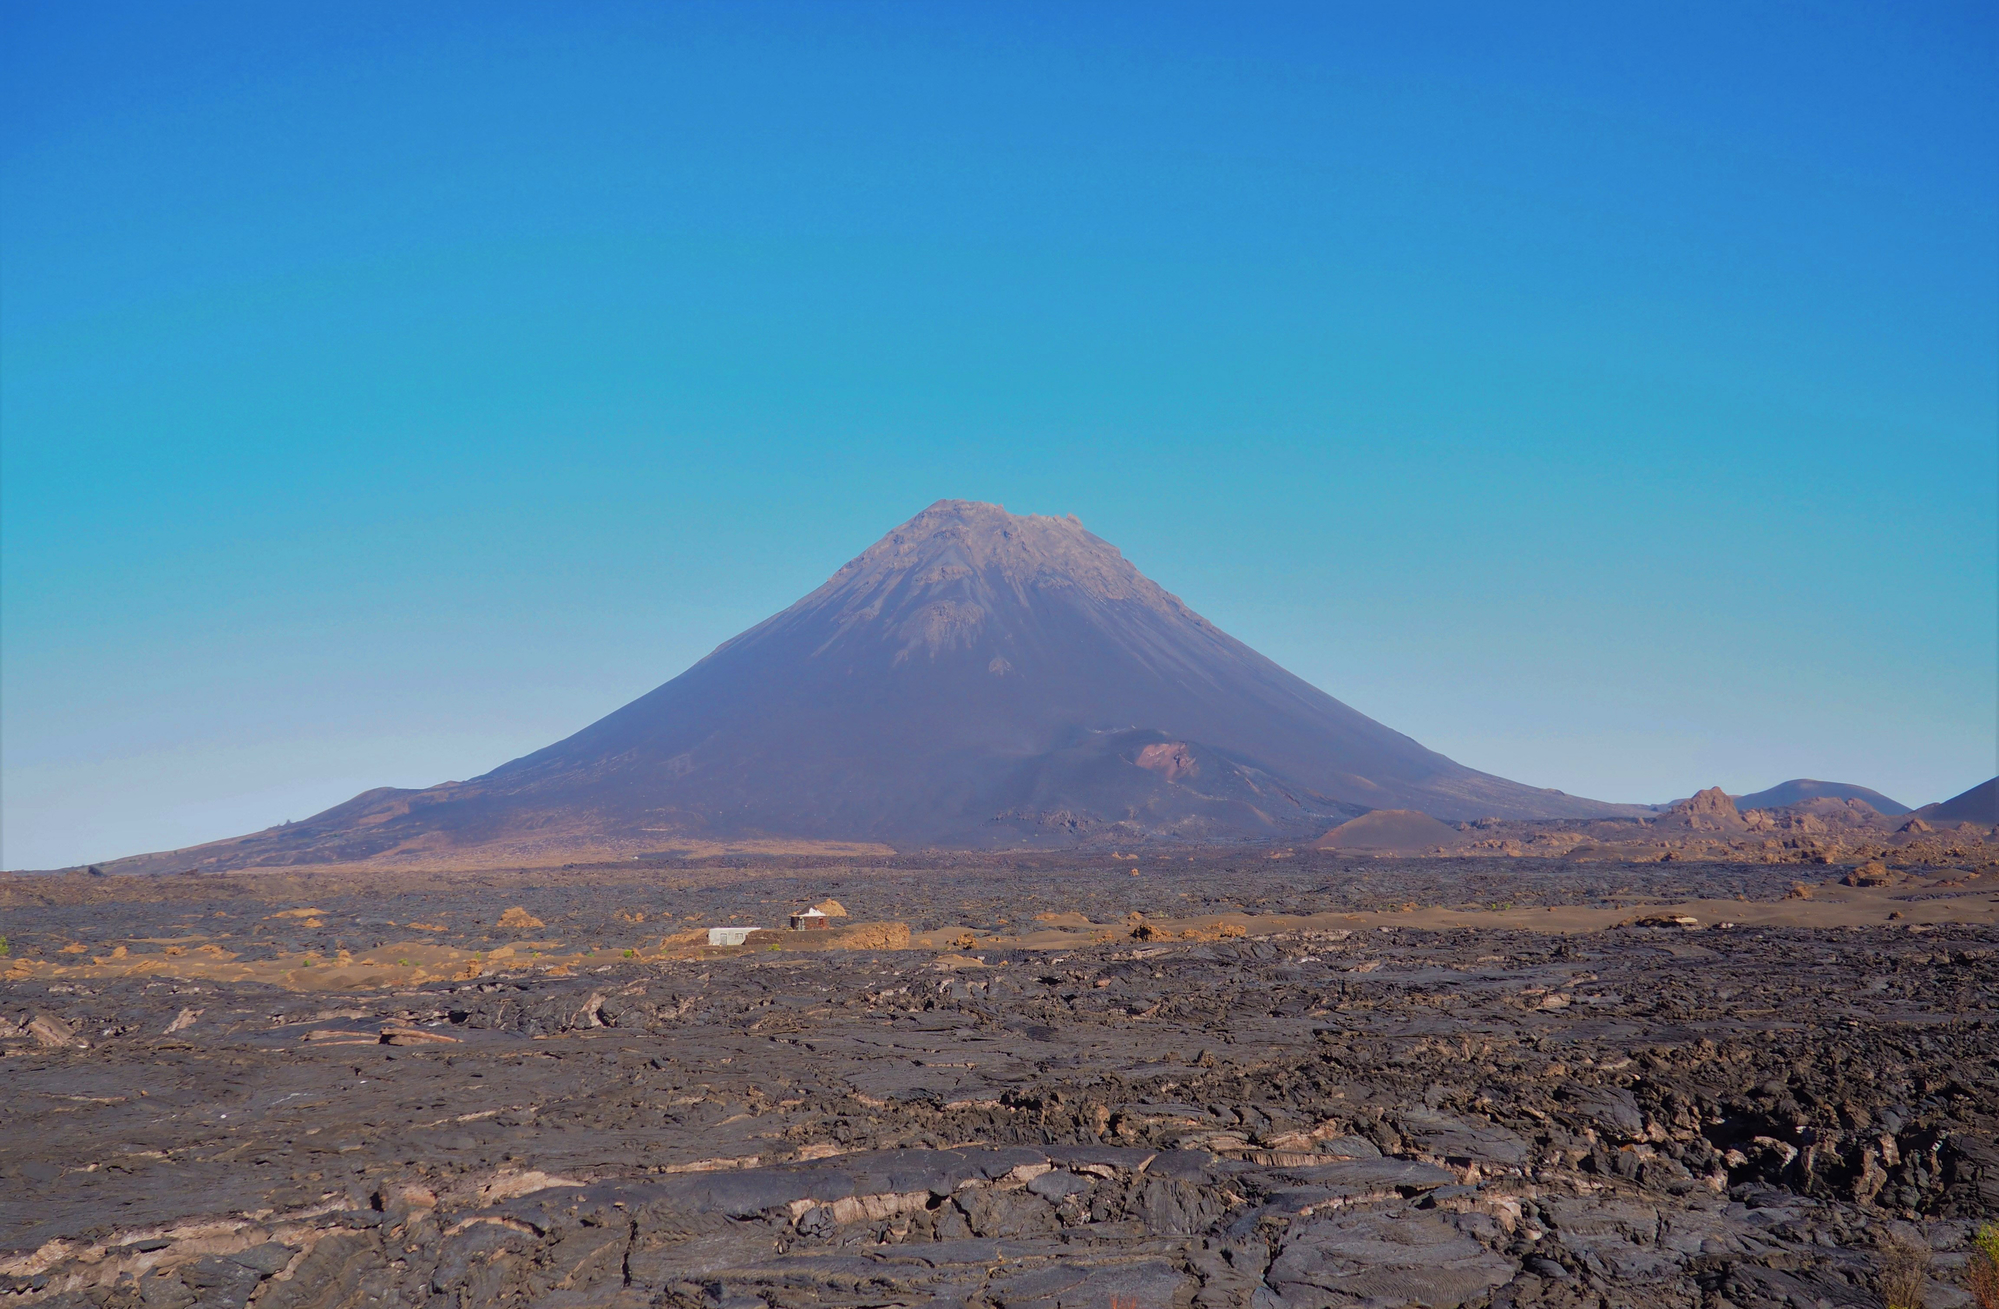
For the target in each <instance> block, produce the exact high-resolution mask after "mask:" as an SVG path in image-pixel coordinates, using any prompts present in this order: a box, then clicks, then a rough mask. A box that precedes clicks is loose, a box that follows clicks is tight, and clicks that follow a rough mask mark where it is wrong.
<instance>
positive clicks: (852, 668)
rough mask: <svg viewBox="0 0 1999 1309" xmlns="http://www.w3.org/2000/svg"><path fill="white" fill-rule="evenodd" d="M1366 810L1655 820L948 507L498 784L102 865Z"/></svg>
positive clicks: (1111, 554)
mask: <svg viewBox="0 0 1999 1309" xmlns="http://www.w3.org/2000/svg"><path fill="white" fill-rule="evenodd" d="M1370 809H1418V810H1421V811H1423V812H1424V813H1427V814H1430V815H1431V816H1433V817H1436V818H1441V819H1446V820H1461V819H1472V818H1480V817H1488V816H1492V817H1501V818H1536V817H1543V818H1550V817H1578V818H1582V817H1607V816H1612V815H1616V814H1621V813H1641V812H1646V811H1644V810H1642V809H1639V808H1637V807H1633V806H1616V805H1606V804H1600V803H1597V802H1594V801H1590V800H1584V799H1580V798H1577V797H1574V796H1567V795H1563V794H1561V793H1560V792H1556V791H1545V790H1537V789H1535V788H1532V787H1528V786H1523V785H1520V784H1519V783H1516V782H1510V781H1507V780H1505V779H1504V778H1499V777H1494V776H1491V775H1489V774H1486V773H1480V772H1477V771H1475V770H1473V769H1470V768H1466V767H1463V766H1462V765H1460V764H1457V763H1454V762H1452V761H1451V760H1449V759H1447V758H1445V757H1444V756H1442V755H1440V754H1437V753H1436V752H1434V751H1431V750H1427V749H1425V748H1423V747H1422V746H1421V745H1418V744H1417V743H1416V742H1415V741H1413V740H1411V739H1409V738H1408V737H1406V736H1404V735H1402V734H1401V733H1399V732H1395V731H1392V730H1391V729H1389V728H1387V727H1384V726H1382V725H1381V724H1380V723H1377V722H1375V721H1373V720H1372V719H1370V718H1367V717H1366V716H1364V715H1362V714H1360V713H1357V712H1355V711H1354V710H1353V709H1350V708H1348V707H1347V706H1346V705H1344V704H1341V703H1340V702H1339V701H1337V700H1335V699H1333V698H1332V697H1331V696H1329V695H1327V694H1325V693H1324V692H1322V691H1320V690H1319V689H1317V688H1316V687H1314V686H1311V685H1310V684H1308V683H1306V682H1304V681H1302V680H1300V679H1299V678H1297V677H1294V676H1292V675H1291V674H1290V673H1288V672H1286V671H1284V670H1283V669H1282V668H1279V667H1278V666H1277V665H1276V664H1274V663H1272V662H1271V661H1270V660H1268V659H1265V658H1264V657H1263V656H1261V655H1259V654H1257V653H1256V652H1255V651H1254V650H1251V649H1250V648H1249V647H1247V646H1245V645H1243V644H1242V643H1241V642H1240V641H1237V640H1235V639H1234V638H1232V637H1230V636H1228V635H1227V634H1226V633H1224V632H1222V631H1220V630H1219V629H1218V628H1216V627H1215V626H1214V625H1213V624H1212V623H1209V622H1208V621H1207V620H1206V619H1203V618H1202V617H1201V616H1200V615H1198V614H1196V613H1194V612H1193V611H1192V610H1190V609H1189V608H1188V607H1187V606H1186V605H1184V604H1182V603H1181V602H1180V601H1179V599H1177V598H1176V597H1174V596H1172V595H1170V594H1168V593H1167V592H1166V591H1165V590H1163V589H1162V588H1161V587H1159V586H1158V585H1157V584H1155V583H1154V582H1152V581H1151V580H1149V579H1148V578H1146V577H1145V576H1143V575H1142V574H1140V573H1139V571H1138V570H1137V569H1136V568H1134V567H1132V565H1131V564H1130V563H1129V562H1127V561H1126V560H1125V558H1124V557H1123V556H1122V555H1121V554H1119V553H1118V551H1117V550H1116V549H1115V548H1113V547H1112V546H1111V545H1109V544H1108V543H1106V542H1104V541H1102V540H1100V539H1099V538H1097V537H1095V536H1093V535H1091V534H1090V533H1089V532H1087V531H1085V530H1083V528H1082V526H1081V525H1080V524H1079V523H1077V522H1076V521H1075V520H1074V519H1072V518H1048V517H1033V516H1018V515H1013V514H1009V513H1007V512H1006V511H1005V510H1003V509H1000V508H998V507H996V506H993V505H984V504H972V503H968V502H964V501H940V502H938V503H937V504H935V505H932V506H931V507H930V508H928V509H926V510H924V511H923V512H922V513H920V514H918V515H917V516H916V517H915V518H913V519H911V520H910V521H909V522H907V523H905V524H903V525H902V526H901V527H899V528H897V529H896V530H895V531H893V532H891V533H889V535H888V536H886V537H884V538H883V539H882V540H881V541H879V542H877V543H876V544H875V545H873V546H871V547H870V548H869V549H868V550H867V551H865V552H864V553H863V554H861V555H860V557H859V558H857V559H855V560H853V561H852V562H851V563H849V564H847V565H846V566H845V567H843V568H842V569H840V571H839V572H837V573H836V574H834V576H833V577H832V579H831V580H829V581H828V582H827V583H826V584H825V585H824V586H822V587H820V588H819V589H818V590H817V591H815V592H813V593H812V594H811V595H809V596H807V597H805V598H804V599H803V600H800V601H799V602H798V603H797V604H795V605H793V606H792V607H791V608H789V609H787V610H785V611H784V612H783V613H780V614H778V615H776V616H775V617H772V618H770V619H769V620H767V621H765V622H763V623H761V624H759V625H758V626H756V627H754V628H751V629H750V630H749V631H747V632H744V633H743V634H742V635H740V636H738V637H736V638H735V639H733V640H731V641H729V642H727V643H726V644H724V645H722V646H721V647H720V648H718V649H717V650H716V651H715V652H714V653H713V654H711V655H709V656H708V657H707V658H705V659H703V660H702V661H701V662H700V663H698V664H696V665H695V666H694V667H692V668H690V669H688V670H687V671H686V672H685V673H683V674H681V675H680V676H679V677H676V678H674V679H673V680H672V681H670V682H668V683H666V684H665V685H664V686H661V687H659V688H658V689H657V690H655V691H653V692H651V693H650V694H648V695H646V696H643V697H641V698H640V699H638V700H635V701H633V702H632V703H631V704H628V705H626V706H625V707H624V708H622V709H619V710H618V711H617V712H615V713H613V714H611V715H609V716H608V717H606V718H604V719H602V720H600V721H599V722H596V723H593V724H591V725H590V726H589V727H586V728H584V729H583V730H582V731H580V732H578V733H576V734H575V735H574V736H572V737H569V738H568V739H566V740H563V741H559V742H557V743H556V744H554V745H551V746H549V747H547V748H546V749H543V750H539V751H537V752H535V753H533V754H530V755H527V756H525V757H524V758H521V759H516V760H514V761H513V762H511V763H508V764H505V765H503V766H501V767H499V768H496V769H494V770H493V771H492V772H490V773H487V774H486V775H484V776H483V777H478V778H475V779H473V780H471V781H469V782H454V783H447V784H445V785H441V786H437V787H432V788H429V789H427V790H421V791H406V790H379V791H371V792H368V793H366V794H364V795H361V796H358V797H356V798H355V799H354V800H352V801H349V802H348V803H346V804H344V805H341V806H338V807H336V808H334V809H331V810H328V811H327V812H325V813H323V814H320V815H318V816H316V817H314V818H312V819H309V820H307V821H305V822H303V823H296V824H292V825H289V826H286V827H283V828H277V829H272V830H269V831H265V832H261V833H257V834H255V835H253V836H249V837H244V838H240V839H237V840H234V841H227V842H220V843H217V844H215V845H212V846H206V847H202V848H200V849H196V850H191V851H180V852H175V853H173V854H171V855H159V856H148V857H142V858H140V859H138V860H123V861H118V862H117V863H116V864H113V865H106V866H107V867H109V868H111V869H112V870H113V871H118V872H127V871H181V870H183V869H187V868H198V869H220V868H237V867H252V866H272V865H285V864H299V863H313V862H321V863H324V862H351V861H358V860H364V859H376V860H391V861H394V860H400V861H402V862H404V863H405V864H411V865H414V864H422V863H433V864H434V863H438V862H448V861H449V860H450V859H451V858H452V857H454V856H455V855H462V854H464V853H466V852H469V851H481V852H484V853H483V856H482V858H481V862H485V863H491V862H494V861H495V859H496V858H500V859H505V860H507V861H533V862H544V863H546V862H563V861H567V860H571V859H575V858H582V857H591V856H602V855H606V854H626V855H630V854H645V853H649V852H654V851H660V850H667V849H680V848H687V847H688V846H689V845H690V844H691V845H694V846H700V845H701V844H703V843H712V842H718V841H719V842H724V843H728V842H742V841H746V840H748V841H757V840H762V841H765V842H769V841H774V840H790V841H811V842H849V843H863V844H866V845H871V846H872V847H874V848H877V849H881V848H884V847H895V848H899V849H907V848H912V847H918V848H920V847H923V846H945V847H960V848H981V847H987V848H1021V847H1033V846H1038V845H1039V846H1060V845H1068V844H1074V843H1077V842H1085V843H1087V842H1089V841H1092V840H1096V841H1103V842H1116V841H1133V840H1143V839H1147V838H1161V837H1171V838H1175V839H1186V840H1216V839H1222V840H1226V839H1240V838H1244V837H1252V838H1255V837H1276V838H1279V839H1287V840H1288V839H1309V838H1311V837H1314V836H1317V835H1319V834H1320V833H1322V832H1324V831H1326V830H1327V829H1329V828H1331V827H1333V826H1336V825H1338V824H1339V823H1341V822H1344V821H1345V820H1347V819H1349V818H1352V817H1355V816H1356V815H1358V814H1360V813H1362V812H1364V811H1366V810H1370Z"/></svg>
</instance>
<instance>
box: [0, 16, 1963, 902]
mask: <svg viewBox="0 0 1999 1309" xmlns="http://www.w3.org/2000/svg"><path fill="white" fill-rule="evenodd" d="M4 21H5V23H6V27H7V32H8V36H9V40H8V41H6V42H5V43H4V49H0V60H3V61H4V63H0V67H4V68H5V70H6V72H7V77H6V78H5V83H6V85H5V87H4V88H0V95H4V96H5V97H6V102H7V107H8V113H7V115H6V120H5V126H4V127H0V142H4V147H0V176H3V177H4V186H5V192H6V197H7V204H6V205H5V206H0V256H4V257H0V509H4V513H0V801H4V814H3V815H0V866H4V867H8V868H27V867H53V866H62V865H67V864H73V863H82V862H86V861H94V860H101V859H109V858H114V857H117V856H120V855H127V854H134V853H139V852H141V851H145V850H158V849H174V848H179V847H185V846H188V845H193V844H197V843H199V842H201V841H205V840H212V839H217V838H221V837H225V836H231V835H235V834H238V833H241V832H246V831H252V830H257V829H261V828H263V827H266V826H269V825H272V824H275V823H279V822H282V821H284V820H286V819H299V818H303V817H305V816H306V815H307V814H309V813H311V812H314V811H317V810H319V809H323V808H326V807H327V806H329V805H331V804H335V803H338V802H340V801H342V800H345V799H347V798H349V797H351V796H352V795H354V794H356V793H357V792H359V791H361V790H363V789H366V788H369V787H373V786H383V785H394V786H423V785H429V784H433V783H436V782H439V781H443V780H446V779H455V778H464V777H469V776H473V775H477V774H479V773H482V772H485V771H487V770H488V769H491V768H493V767H495V766H497V765H498V764H500V763H502V762H505V761H506V760H508V759H511V758H514V757H517V756H519V755H521V754H524V753H527V752H529V751H531V750H534V749H537V748H539V747H541V746H544V745H547V744H549V743H550V742H552V741H554V740H556V739H559V738H561V737H563V736H566V735H568V734H570V733H571V732H574V731H576V730H577V729H579V728H581V727H583V726H584V725H585V724H587V723H589V722H590V721H593V720H594V719H596V718H598V717H600V716H601V715H603V714H604V713H607V712H609V711H610V710H612V709H615V708H616V707H618V706H619V705H621V704H623V703H625V702H627V701H629V700H631V699H633V698H634V697H636V696H638V695H641V694H643V693H645V692H646V691H649V690H651V689H652V688H653V687H654V686H657V685H659V684H660V683H662V682H664V681H666V680H668V679H669V678H671V677H672V676H674V675H676V674H677V673H678V672H680V671H681V670H683V669H684V668H686V667H687V666H688V665H690V664H692V663H693V662H694V661H695V660H697V659H699V658H700V657H702V656H703V655H705V654H706V653H707V652H708V651H709V650H710V649H712V648H713V647H714V646H715V645H717V644H718V643H720V642H721V641H723V640H726V639H728V638H729V637H731V636H733V635H735V634H736V633H737V632H739V631H741V630H743V629H744V628H747V627H749V626H750V625H752V624H753V623H755V622H758V621H760V620H761V619H763V618H764V617H767V616H768V615H769V614H771V613H774V612H776V611H777V610H780V609H782V608H784V607H786V606H788V605H789V604H791V603H792V602H793V601H794V600H796V599H798V598H799V597H800V596H802V595H804V594H806V593H807V592H808V591H810V590H812V589H813V588H815V587H817V586H818V585H819V584H820V583H821V582H823V581H824V580H825V579H826V577H827V576H828V575H830V574H831V573H832V572H833V571H834V570H835V569H837V568H838V567H839V566H840V565H841V564H843V563H845V562H846V561H847V560H848V559H849V558H851V557H853V556H854V555H856V554H858V553H860V551H861V550H863V549H865V548H866V547H867V546H868V545H869V544H871V543H872V542H873V541H874V540H876V539H877V538H878V537H879V536H880V535H881V534H882V533H884V532H886V531H887V530H888V529H889V528H891V527H893V526H894V525H895V524H896V523H899V522H901V521H903V520H905V519H907V518H908V517H909V516H910V515H912V514H913V513H915V512H916V511H918V510H920V509H921V508H923V507H924V506H925V505H927V504H929V503H930V502H931V501H933V500H936V499H939V498H964V499H974V500H984V501H990V502H994V503H1000V504H1004V505H1005V506H1006V507H1007V508H1008V509H1010V510H1012V511H1014V512H1017V513H1018V512H1038V513H1049V514H1067V513H1074V514H1076V515H1077V516H1078V517H1079V518H1080V519H1081V520H1082V522H1083V524H1084V525H1085V526H1086V527H1087V528H1089V530H1091V531H1092V532H1094V533H1096V534H1097V535H1099V536H1101V537H1103V538H1105V539H1106V540H1108V541H1110V542H1111V543H1112V544H1114V545H1116V546H1117V547H1119V549H1121V550H1122V551H1123V552H1124V553H1125V555H1126V556H1127V557H1128V558H1129V559H1130V560H1131V561H1132V562H1133V563H1134V564H1135V565H1136V566H1137V567H1138V568H1139V569H1140V570H1141V571H1143V572H1144V573H1145V574H1146V575H1147V576H1149V577H1151V578H1152V579H1153V580H1155V581H1157V582H1158V583H1159V584H1160V585H1162V586H1164V587H1166V588H1167V589H1168V590H1170V591H1172V592H1174V593H1175V594H1177V595H1179V596H1180V597H1181V598H1182V599H1183V600H1184V601H1186V603H1187V604H1188V605H1190V606H1191V607H1192V608H1193V609H1195V610H1197V611H1198V612H1200V613H1201V614H1203V615H1204V616H1205V617H1207V618H1209V619H1210V620H1212V621H1213V622H1215V623H1216V624H1217V625H1218V626H1220V627H1221V628H1223V629H1224V630H1226V631H1228V632H1229V633H1230V634H1231V635H1233V636H1235V637H1237V638H1239V639H1240V640H1242V641H1244V642H1246V643H1247V644H1249V645H1250V646H1252V647H1254V648H1255V649H1257V650H1259V651H1260V652H1262V653H1263V654H1265V655H1267V656H1269V657H1270V658H1271V659H1273V660H1275V661H1276V662H1277V663H1279V664H1281V665H1283V666H1284V667H1285V668H1287V669H1289V670H1291V671H1292V672H1294V673H1296V674H1297V675H1298V676H1300V677H1302V678H1304V679H1305V680H1307V681H1309V682H1311V683H1312V684H1314V685H1316V686H1318V687H1320V688H1322V689H1323V690H1325V691H1326V692H1327V693H1328V694H1330V695H1333V696H1335V697H1337V698H1338V699H1340V700H1342V701H1344V702H1345V703H1347V704H1349V705H1351V706H1353V707H1354V708H1355V709H1358V710H1359V711H1361V712H1362V713H1364V714H1367V715H1369V716H1370V717H1373V718H1375V719H1377V720H1379V721H1380V722H1382V723H1385V724H1387V725H1388V726H1390V727H1393V728H1395V729H1396V730H1398V731H1401V732H1404V733H1407V734H1408V735H1409V736H1411V737H1414V738H1415V739H1416V740H1417V741H1419V742H1421V743H1422V744H1423V745H1425V746H1428V747H1429V748H1431V749H1434V750H1437V751H1440V752H1442V753H1443V754H1446V755H1448V756H1450V757H1451V758H1453V759H1455V760H1457V761H1458V762H1460V763H1463V764H1465V765H1467V766H1469V767H1472V768H1477V769H1480V770H1483V771H1485V772H1490V773H1495V774H1498V775H1500V776H1502V777H1507V778H1512V779H1514V780H1517V781H1521V782H1525V783H1528V784H1530V785H1535V786H1546V787H1555V788H1559V789H1561V790H1564V791H1567V792H1570V793H1571V794H1576V795H1584V796H1590V797H1593V798H1596V799H1602V800H1610V801H1619V802H1629V803H1656V802H1659V801H1663V800H1667V799H1670V798H1674V797H1676V796H1683V795H1687V794H1690V793H1691V792H1692V791H1694V790H1696V789H1699V788H1701V787H1705V786H1710V785H1720V786H1722V787H1723V788H1724V789H1726V790H1728V791H1729V792H1731V793H1738V794H1739V793H1744V792H1751V791H1756V790H1761V789H1763V788H1765V787H1769V786H1772V785H1774V784H1776V783H1778V782H1781V781H1784V780H1787V779H1790V778H1795V777H1813V778H1818V779H1822V780H1831V781H1841V782H1851V783H1857V784H1860V785H1864V786H1868V787H1872V788H1874V789H1876V790H1878V791H1881V792H1883V793H1885V794H1886V795H1889V796H1891V797H1893V798H1894V799H1896V800H1898V801H1901V802H1902V803H1905V804H1909V805H1912V806H1916V805H1921V804H1925V803H1928V802H1930V801H1934V800H1940V799H1944V798H1946V797H1948V796H1950V795H1954V794H1956V793H1958V792H1960V791H1962V790H1964V789H1965V788H1967V787H1969V786H1971V785H1974V784H1976V783H1978V782H1980V781H1983V780H1984V779H1985V778H1987V777H1989V776H1992V775H1993V774H1994V773H1995V772H1999V757H1995V756H1999V241H1995V240H1994V237H1995V235H1999V176H1995V170H1994V169H1993V168H1992V166H1991V164H1992V160H1993V158H1994V157H1995V154H1999V152H1995V149H1994V147H1995V145H1999V131H1995V128H1999V113H1995V97H1999V89H1995V88H1994V86H1993V85H1992V84H1991V82H1990V79H1989V77H1988V74H1989V70H1990V68H1991V67H1992V65H1993V56H1994V54H1995V52H1999V39H1995V26H1996V25H1999V20H1995V19H1994V18H1993V16H1992V15H1991V14H1990V13H1988V12H1986V11H1983V10H1979V9H1975V8H1965V9H1961V10H1949V11H1937V12H1933V13H1926V14H1909V13H1904V12H1901V11H1899V10H1897V9H1893V8H1887V7H1883V8H1880V9H1878V10H1875V11H1864V10H1848V11H1841V12H1839V13H1837V14H1777V13H1770V14H1761V15H1755V16H1752V17H1751V19H1747V20H1746V19H1745V18H1744V16H1743V15H1742V13H1741V11H1739V10H1737V9H1733V8H1727V7H1723V6H1719V5H1715V6H1706V7H1697V8H1694V9H1691V10H1685V11H1675V12H1674V13H1673V14H1671V15H1664V14H1662V15H1660V16H1658V17H1657V18H1656V19H1648V18H1644V17H1636V16H1631V15H1617V14H1604V13H1600V12H1596V11H1594V10H1590V9H1584V8H1580V7H1578V8H1574V9H1561V8H1553V7H1549V8H1542V9H1535V10H1531V11H1520V12H1517V13H1511V14H1506V15H1500V14H1496V13H1493V12H1490V11H1488V10H1485V9H1482V8H1480V7H1477V6H1430V7H1425V8H1421V9H1411V10H1406V11H1398V12H1397V13H1394V14H1388V15H1363V16H1354V15H1333V14H1328V13H1326V12H1322V11H1320V10H1319V9H1317V8H1314V7H1304V6H1300V7H1295V8H1294V7H1284V6H1278V7H1274V8H1270V9H1264V10H1259V11H1257V12H1256V13H1255V14H1251V15H1245V14H1241V13H1238V12H1235V11H1231V10H1228V9H1225V8H1219V7H1217V8H1199V7H1191V6H1186V7H1145V8H1136V7H1133V8H1121V7H1115V6H1112V7H1104V8H1098V9H1091V10H1089V11H1087V12H1074V11H1071V10H1069V9H1067V8H1064V7H1058V6H1046V7H1038V6H1018V7H1009V8H1007V9H989V8H975V7H967V6H937V7H924V8H914V7H901V6H894V5H856V6H848V7H842V8H839V9H821V8H816V7H810V6H789V5H772V6H763V7H758V8H756V9H754V10H747V9H738V8H736V7H732V6H725V5H716V6H707V5H689V6H680V7H675V8H673V9H671V10H657V9H654V8H651V7H646V6H621V5H605V6H600V7H594V8H592V9H591V10H589V11H587V12H557V11H548V10H543V9H538V8H532V7H506V6H498V7H482V8H478V9H473V8H470V7H462V8H460V7H452V6H434V7H426V8H425V9H424V10H423V11H421V12H416V11H409V10H405V9H399V8H396V7H392V6H380V7H370V6H365V5H364V6H349V7H343V8H340V9H320V10H310V9H300V10H293V11H286V12H281V13H273V12H270V11H266V10H260V9H256V8H253V7H249V6H215V5H197V6H189V7H186V8H182V9H176V10H174V11H172V12H171V13H169V12H164V11H155V10H152V9H149V8H147V7H144V6H138V5H124V6H120V5H112V6H105V7H100V8H95V9H92V10H89V11H72V10H61V9H51V10H40V11H33V12H31V11H28V10H26V9H15V10H13V11H10V12H9V13H8V14H7V16H6V18H5V20H4Z"/></svg>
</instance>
